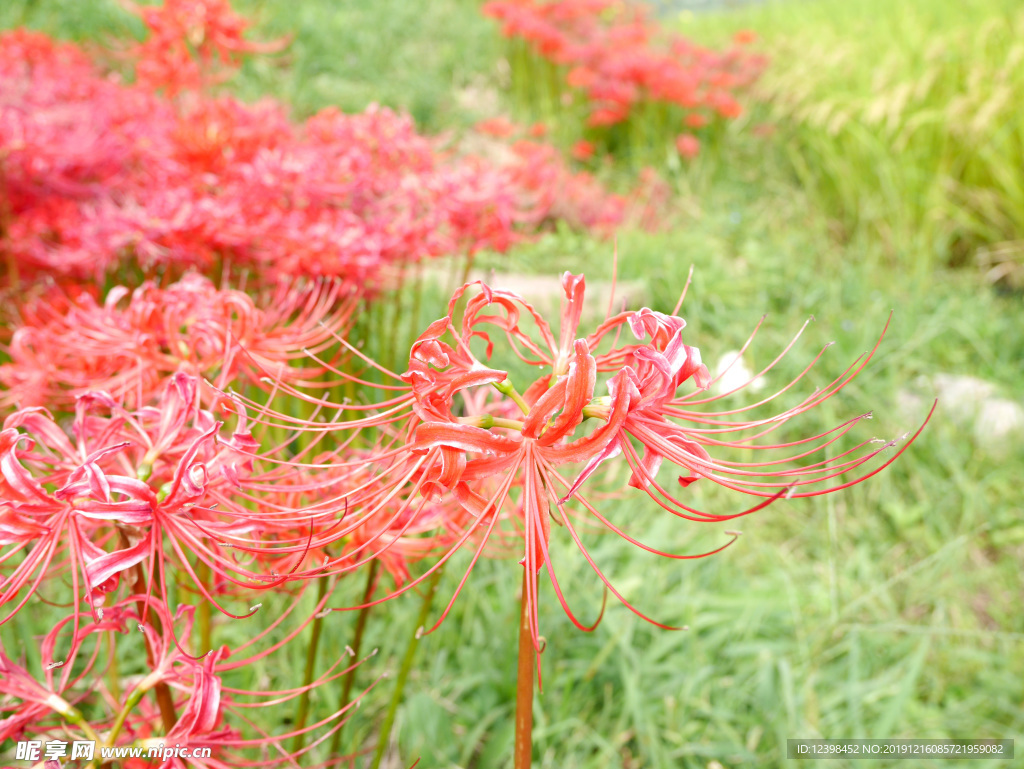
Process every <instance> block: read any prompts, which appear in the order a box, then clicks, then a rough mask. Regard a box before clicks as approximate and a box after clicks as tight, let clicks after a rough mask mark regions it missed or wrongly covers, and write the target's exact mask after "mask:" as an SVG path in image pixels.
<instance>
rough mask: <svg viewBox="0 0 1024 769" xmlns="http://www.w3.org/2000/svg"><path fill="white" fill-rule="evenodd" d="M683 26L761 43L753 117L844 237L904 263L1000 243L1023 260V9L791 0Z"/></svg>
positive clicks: (999, 3)
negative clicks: (763, 63) (764, 67)
mask: <svg viewBox="0 0 1024 769" xmlns="http://www.w3.org/2000/svg"><path fill="white" fill-rule="evenodd" d="M676 26H678V27H679V28H680V29H681V30H682V31H683V32H684V33H687V34H693V35H697V36H700V37H706V38H708V39H711V40H715V39H726V38H727V36H728V35H729V34H731V33H732V32H734V31H736V30H738V29H753V30H756V31H757V32H758V34H759V35H760V36H761V37H762V39H763V42H762V48H763V49H764V50H766V51H767V52H768V53H769V54H770V56H771V57H772V61H773V66H772V67H770V68H769V70H768V71H767V73H766V74H765V77H764V78H763V79H762V80H761V81H760V83H759V84H758V86H757V91H758V95H759V98H760V99H761V101H762V105H763V106H762V110H758V114H759V115H760V116H761V117H763V118H764V119H766V120H768V121H770V122H771V123H772V124H773V125H775V126H776V127H777V128H778V129H779V130H780V133H781V134H782V136H781V137H780V142H779V145H780V149H781V150H782V151H783V153H784V155H785V157H786V158H787V159H788V161H789V164H790V166H791V169H792V172H793V173H794V174H796V175H797V177H799V179H800V180H801V181H802V182H803V183H804V184H805V185H807V186H808V187H810V188H811V189H813V190H814V193H815V197H816V200H817V202H818V203H819V204H820V205H821V206H822V207H823V208H824V209H825V210H826V211H828V212H829V214H830V215H831V216H832V217H833V219H834V220H835V221H836V222H837V223H838V224H839V225H840V227H841V229H842V230H843V231H844V233H846V234H847V235H849V234H851V233H854V232H867V233H869V235H870V237H872V238H873V239H874V240H876V241H878V242H879V243H880V244H882V245H883V246H884V248H885V250H886V252H887V253H888V254H889V256H890V257H892V258H897V259H899V260H900V261H901V262H902V263H904V264H907V263H909V262H910V260H912V261H914V262H920V261H924V262H926V263H948V262H951V261H952V262H958V263H963V262H968V261H972V260H973V259H974V257H975V253H974V250H975V249H976V248H977V247H978V246H979V245H981V244H992V243H995V242H1008V243H1012V244H1014V245H1013V247H1012V248H1009V249H1006V253H1007V255H1008V256H1009V257H1010V258H1012V260H1013V261H1014V262H1015V263H1016V264H1021V263H1024V262H1021V258H1020V257H1021V251H1020V243H1019V241H1021V240H1022V239H1024V185H1022V180H1021V174H1020V170H1019V169H1020V168H1021V166H1022V164H1024V155H1022V152H1024V121H1022V119H1021V116H1020V113H1019V110H1018V109H1016V106H1015V105H1016V102H1017V101H1018V100H1019V94H1020V93H1021V91H1022V89H1024V81H1022V79H1021V77H1022V76H1021V72H1022V71H1024V68H1022V67H1021V66H1020V64H1021V61H1022V60H1024V59H1022V57H1024V44H1022V43H1021V33H1022V30H1024V14H1022V11H1021V7H1020V4H1019V3H1015V2H1012V1H1010V0H971V1H970V2H962V3H953V2H933V1H932V0H907V1H906V2H901V3H897V4H893V3H886V2H882V1H881V0H855V1H854V2H843V0H793V2H782V3H780V2H770V3H755V4H752V5H749V6H747V7H744V8H742V9H740V10H737V11H735V12H731V13H716V14H705V15H700V16H694V15H693V14H692V13H689V14H688V13H683V14H682V15H681V16H680V17H679V21H678V23H677V24H676ZM908 252H909V253H908Z"/></svg>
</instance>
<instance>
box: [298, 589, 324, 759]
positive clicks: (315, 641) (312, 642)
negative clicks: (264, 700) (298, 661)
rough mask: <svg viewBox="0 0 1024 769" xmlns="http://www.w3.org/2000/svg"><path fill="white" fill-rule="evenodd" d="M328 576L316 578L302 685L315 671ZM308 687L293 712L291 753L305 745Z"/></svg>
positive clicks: (307, 684) (306, 684) (306, 682)
mask: <svg viewBox="0 0 1024 769" xmlns="http://www.w3.org/2000/svg"><path fill="white" fill-rule="evenodd" d="M328 579H329V578H328V577H321V578H320V579H319V580H317V582H318V584H317V586H316V607H317V613H316V616H314V617H313V623H312V626H311V628H310V630H311V633H310V636H309V646H308V647H307V649H306V673H305V675H304V676H303V677H302V685H303V686H309V685H310V684H311V683H313V674H314V672H315V671H316V652H317V649H318V648H319V646H320V630H321V628H322V626H323V622H324V621H323V617H321V616H320V608H321V607H320V604H322V603H323V602H324V596H326V595H327V581H328ZM309 691H310V690H309V689H306V690H305V691H304V692H302V694H300V695H299V705H298V711H297V712H296V714H295V731H297V732H299V733H298V734H296V735H295V738H294V739H293V740H292V753H296V754H297V753H298V752H299V751H300V750H302V748H303V747H305V744H306V734H305V732H303V731H302V730H303V729H304V728H305V726H306V716H308V715H309Z"/></svg>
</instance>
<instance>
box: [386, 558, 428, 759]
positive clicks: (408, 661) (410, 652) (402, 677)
mask: <svg viewBox="0 0 1024 769" xmlns="http://www.w3.org/2000/svg"><path fill="white" fill-rule="evenodd" d="M442 571H443V568H442V567H438V568H437V570H436V571H435V572H434V573H433V575H431V577H430V581H429V582H428V583H427V592H426V594H425V595H424V596H423V605H422V606H420V615H419V617H418V618H417V620H416V630H415V632H413V634H412V638H410V639H409V645H408V646H407V647H406V649H405V658H404V659H403V660H402V667H401V668H399V670H398V679H397V680H396V681H395V693H394V694H393V695H391V704H390V705H388V713H387V715H386V716H385V717H384V724H383V725H382V726H381V729H380V735H379V736H378V738H377V751H376V753H374V754H373V763H372V764H370V769H380V762H381V759H383V758H384V753H385V752H386V751H387V749H388V743H389V742H390V741H391V727H392V726H394V725H395V716H396V715H397V713H398V706H399V705H400V704H401V702H402V690H403V689H405V682H406V680H407V679H408V678H409V671H410V670H412V663H413V660H414V659H415V657H416V649H417V648H418V646H419V642H420V637H421V636H422V635H423V625H424V624H425V623H426V621H427V615H428V614H429V613H430V605H431V604H432V603H433V602H434V594H435V593H436V592H437V583H438V581H439V580H440V579H441V572H442Z"/></svg>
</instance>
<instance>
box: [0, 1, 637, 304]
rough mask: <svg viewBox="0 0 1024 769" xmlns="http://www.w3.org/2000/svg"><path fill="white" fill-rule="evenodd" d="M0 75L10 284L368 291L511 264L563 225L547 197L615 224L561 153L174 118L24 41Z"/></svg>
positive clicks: (596, 190)
mask: <svg viewBox="0 0 1024 769" xmlns="http://www.w3.org/2000/svg"><path fill="white" fill-rule="evenodd" d="M150 10H152V12H154V13H157V12H158V11H157V10H155V9H149V10H147V13H148V12H150ZM204 39H206V38H204ZM0 75H2V76H0V179H2V183H3V186H2V189H0V199H2V200H3V204H2V205H0V254H2V256H3V257H4V260H5V261H6V262H7V266H8V270H7V275H6V280H8V281H12V282H13V281H14V280H18V279H25V278H34V277H37V276H57V277H63V276H67V277H76V278H86V277H87V278H90V279H94V280H97V281H98V280H99V279H100V278H101V277H102V276H103V275H104V274H105V273H107V272H108V271H110V270H112V269H114V268H115V267H117V266H118V265H120V264H121V263H123V262H125V261H128V262H133V261H134V262H138V263H139V264H140V265H141V266H142V268H143V269H144V270H145V271H147V272H154V271H155V270H157V269H158V268H160V269H162V270H163V271H164V272H165V274H171V275H175V274H179V273H180V272H181V271H182V269H183V268H188V267H196V268H200V269H203V270H212V269H213V268H215V267H216V266H217V265H218V264H223V265H227V266H229V267H231V268H232V269H234V270H241V269H249V268H255V270H254V272H255V274H256V276H257V278H258V279H259V280H260V281H262V282H265V283H268V284H273V283H274V282H275V281H277V280H279V279H281V278H285V279H287V278H289V277H292V278H294V277H295V276H302V277H307V276H338V277H341V278H342V279H343V280H345V281H346V282H348V283H350V284H351V285H354V286H357V287H359V288H360V289H361V290H362V291H364V292H373V291H374V290H376V289H377V288H379V287H380V286H381V285H382V284H387V283H388V282H393V280H394V278H395V277H396V276H397V275H399V274H400V273H401V271H402V269H403V268H404V265H406V264H408V263H410V262H415V261H418V260H422V259H428V258H433V257H437V256H441V255H448V254H461V253H472V252H475V251H478V250H480V249H493V250H499V251H501V250H504V249H507V248H508V247H509V245H510V244H511V243H512V242H514V241H515V240H516V239H517V238H519V237H522V236H523V235H528V234H529V233H530V232H531V231H532V230H533V229H534V228H535V227H536V226H537V225H538V224H540V223H542V222H547V221H549V220H550V219H551V218H552V217H556V216H559V215H562V211H561V210H559V209H557V208H555V207H553V206H552V201H551V200H550V193H549V191H548V190H549V188H551V187H552V186H553V185H562V184H564V185H566V186H570V187H572V188H574V189H577V190H578V193H574V195H575V196H576V197H578V198H579V200H580V203H578V204H577V203H573V204H572V205H570V206H564V207H563V208H564V209H565V215H566V216H569V217H571V218H572V222H573V224H575V225H578V226H582V227H587V226H591V225H593V226H605V225H606V224H607V223H608V222H609V221H613V220H617V219H616V214H615V203H614V200H615V196H608V195H607V194H606V193H605V192H604V191H603V189H601V188H600V187H599V186H598V185H596V184H595V183H593V181H592V180H591V179H589V178H588V177H577V176H574V175H573V174H572V173H571V172H569V171H568V169H567V168H566V167H565V164H564V162H562V161H561V158H560V157H558V155H557V153H554V152H553V151H545V152H543V153H538V152H536V151H531V152H528V153H524V152H519V153H516V154H515V156H514V161H513V162H512V163H510V164H503V163H495V162H493V161H485V160H481V159H479V158H454V157H452V156H451V154H450V153H448V152H444V151H442V150H441V149H439V148H438V147H437V146H436V143H435V142H433V141H431V140H430V139H429V138H427V137H424V136H422V135H420V134H419V133H417V131H416V130H415V126H414V125H413V122H412V120H411V119H410V118H409V117H407V116H404V115H399V114H396V113H394V112H392V111H390V110H387V109H382V108H379V107H376V106H371V107H370V108H368V109H367V110H366V111H365V112H364V113H362V114H359V115H344V114H342V113H340V112H338V111H337V110H330V109H328V110H324V111H323V112H321V113H320V114H318V115H315V116H313V117H312V118H310V119H309V120H308V121H306V122H305V123H303V124H295V123H292V122H291V121H289V120H288V119H287V117H286V113H285V111H284V110H283V109H282V108H281V107H280V106H278V105H275V104H272V103H267V102H265V103H262V104H257V105H245V104H242V103H241V102H238V101H237V100H235V99H232V98H230V97H221V98H216V99H213V98H209V97H207V96H204V95H202V94H195V95H194V96H192V97H191V98H189V99H187V100H180V101H178V102H174V103H172V102H170V101H168V100H166V99H162V98H160V97H158V96H156V95H155V94H154V93H153V92H152V91H151V90H149V89H147V88H146V87H145V86H143V85H134V86H131V87H126V86H125V85H123V84H121V83H119V82H117V81H115V80H112V79H110V78H108V77H104V76H102V75H101V74H100V73H99V72H98V71H97V70H96V69H95V68H93V67H92V66H90V64H89V62H88V61H87V60H86V59H85V57H84V56H83V55H82V54H81V53H80V52H79V51H78V50H77V49H75V48H74V47H73V46H70V45H57V44H54V43H52V42H51V41H49V40H48V39H47V38H45V37H43V36H41V35H36V34H32V33H25V32H13V33H4V34H0ZM541 162H543V163H546V164H548V165H550V166H551V168H550V169H544V168H538V167H536V166H537V164H538V163H541ZM526 163H529V164H531V166H532V167H531V168H525V167H524V165H525V164H526ZM593 209H599V210H597V211H593ZM603 209H607V211H605V210H603Z"/></svg>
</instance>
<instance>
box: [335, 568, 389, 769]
mask: <svg viewBox="0 0 1024 769" xmlns="http://www.w3.org/2000/svg"><path fill="white" fill-rule="evenodd" d="M379 563H380V562H379V561H378V560H377V559H376V558H375V559H373V560H372V561H370V569H369V571H368V572H367V574H366V589H365V590H363V608H362V609H360V610H359V616H358V617H357V618H356V630H355V637H354V638H353V639H352V660H353V662H352V669H351V670H349V671H348V673H346V674H345V683H344V684H342V688H341V702H340V703H339V705H338V710H339V711H341V710H344V709H345V708H347V707H348V706H349V703H350V702H351V701H352V699H351V698H352V683H353V681H355V677H356V664H355V663H356V662H358V661H359V650H360V648H361V647H362V645H363V631H364V630H366V620H367V618H368V617H369V616H370V609H371V608H373V607H371V606H367V605H366V604H368V603H369V602H370V599H371V598H373V591H374V588H375V587H376V583H377V569H378V566H379ZM342 729H344V726H339V727H338V729H337V731H335V732H334V736H333V737H331V749H330V752H329V753H328V755H329V756H335V755H337V754H338V751H339V750H340V749H341V732H342Z"/></svg>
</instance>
